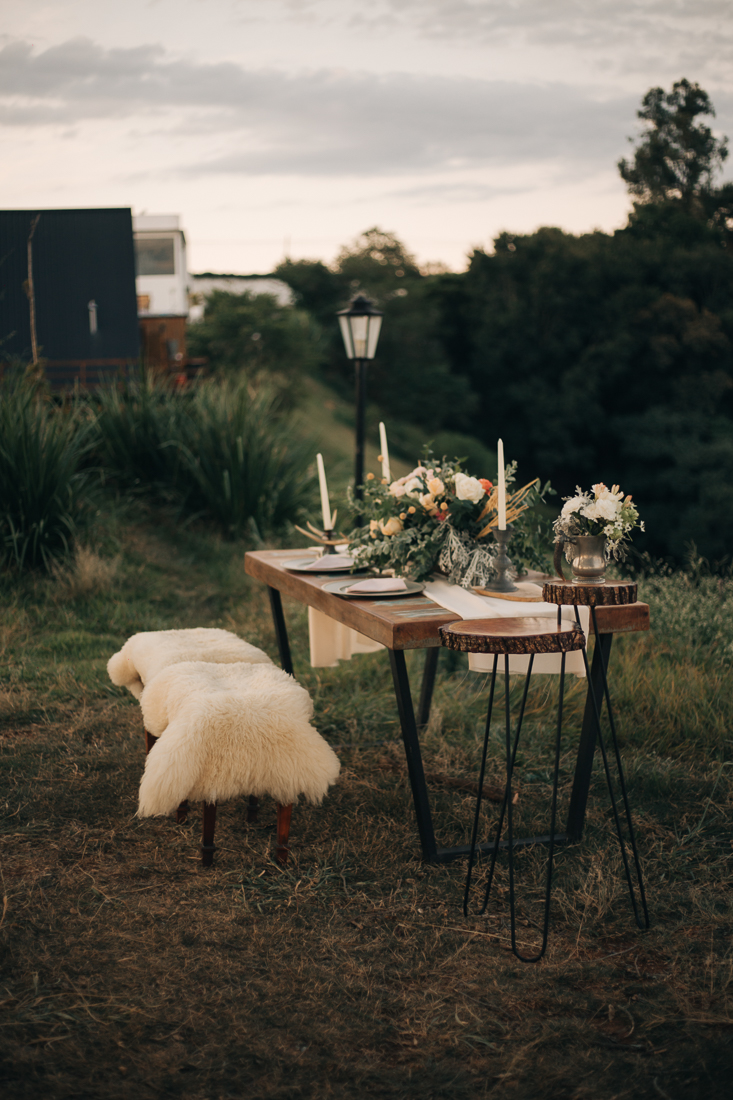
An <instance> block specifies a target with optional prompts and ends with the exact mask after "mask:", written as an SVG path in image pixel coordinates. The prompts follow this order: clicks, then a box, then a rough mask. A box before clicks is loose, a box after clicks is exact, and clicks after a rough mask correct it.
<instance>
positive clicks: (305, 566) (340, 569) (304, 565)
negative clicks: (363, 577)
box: [283, 554, 351, 574]
mask: <svg viewBox="0 0 733 1100" xmlns="http://www.w3.org/2000/svg"><path fill="white" fill-rule="evenodd" d="M330 557H331V555H330V554H326V555H325V556H324V557H322V558H289V559H288V561H284V562H283V568H285V569H288V570H289V571H290V572H291V573H313V574H318V573H350V572H351V566H349V565H337V566H336V567H335V568H330V569H329V567H328V565H326V562H327V561H328V559H329V558H330ZM316 562H318V566H316Z"/></svg>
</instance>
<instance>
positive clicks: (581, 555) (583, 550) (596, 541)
mask: <svg viewBox="0 0 733 1100" xmlns="http://www.w3.org/2000/svg"><path fill="white" fill-rule="evenodd" d="M566 546H572V547H573V557H572V560H571V562H570V567H571V569H572V571H573V576H572V580H573V583H574V584H603V583H604V581H605V580H606V536H605V535H573V536H572V538H571V537H570V536H569V535H563V536H562V538H561V540H560V541H559V542H556V543H555V557H554V565H555V572H556V573H557V575H558V577H562V579H563V580H567V577H566V576H565V574H564V573H563V571H562V554H563V550H564V549H565V547H566Z"/></svg>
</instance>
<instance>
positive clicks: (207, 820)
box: [201, 802, 216, 867]
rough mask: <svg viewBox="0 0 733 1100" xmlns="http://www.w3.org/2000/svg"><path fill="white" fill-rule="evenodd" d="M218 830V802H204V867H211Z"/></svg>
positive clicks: (202, 859) (202, 846)
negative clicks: (215, 831) (215, 834)
mask: <svg viewBox="0 0 733 1100" xmlns="http://www.w3.org/2000/svg"><path fill="white" fill-rule="evenodd" d="M215 829H216V802H204V828H203V836H202V838H201V864H202V866H203V867H211V864H212V862H213V859H214V852H215V851H216V846H215V844H214V830H215Z"/></svg>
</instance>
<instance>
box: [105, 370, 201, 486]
mask: <svg viewBox="0 0 733 1100" xmlns="http://www.w3.org/2000/svg"><path fill="white" fill-rule="evenodd" d="M185 403H186V402H185V399H184V395H182V394H181V393H180V392H176V391H175V390H174V389H173V386H172V383H170V382H168V381H167V380H166V379H160V378H156V377H155V375H153V374H152V373H146V374H144V375H143V376H142V377H141V378H140V379H134V380H131V381H129V382H128V383H127V384H126V385H125V386H124V387H122V388H120V387H117V386H109V387H107V388H105V389H102V390H100V391H99V393H98V394H97V418H96V446H95V452H96V458H97V460H98V462H99V465H100V466H101V468H102V470H103V471H104V473H105V474H109V475H111V477H112V478H113V479H114V481H115V482H116V483H117V484H118V485H119V486H120V487H121V488H122V489H124V490H126V491H135V490H140V491H141V492H144V493H147V494H149V493H150V490H151V489H153V490H154V491H156V492H158V493H161V494H163V495H165V494H166V492H168V494H170V490H171V488H172V486H173V485H174V484H175V482H176V478H177V466H178V451H177V450H175V449H173V450H171V448H170V447H169V446H166V445H167V444H169V443H170V442H171V441H172V440H177V439H179V438H180V434H181V420H182V417H183V414H184V406H185Z"/></svg>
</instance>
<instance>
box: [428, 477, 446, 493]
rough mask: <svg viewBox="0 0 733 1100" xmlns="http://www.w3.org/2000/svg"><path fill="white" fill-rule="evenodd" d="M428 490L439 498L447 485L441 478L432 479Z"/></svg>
mask: <svg viewBox="0 0 733 1100" xmlns="http://www.w3.org/2000/svg"><path fill="white" fill-rule="evenodd" d="M428 489H429V491H430V492H431V493H432V494H433V496H434V497H439V496H440V494H441V493H444V492H445V485H444V484H443V482H442V481H441V480H440V478H439V477H431V478H430V481H429V482H428Z"/></svg>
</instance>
